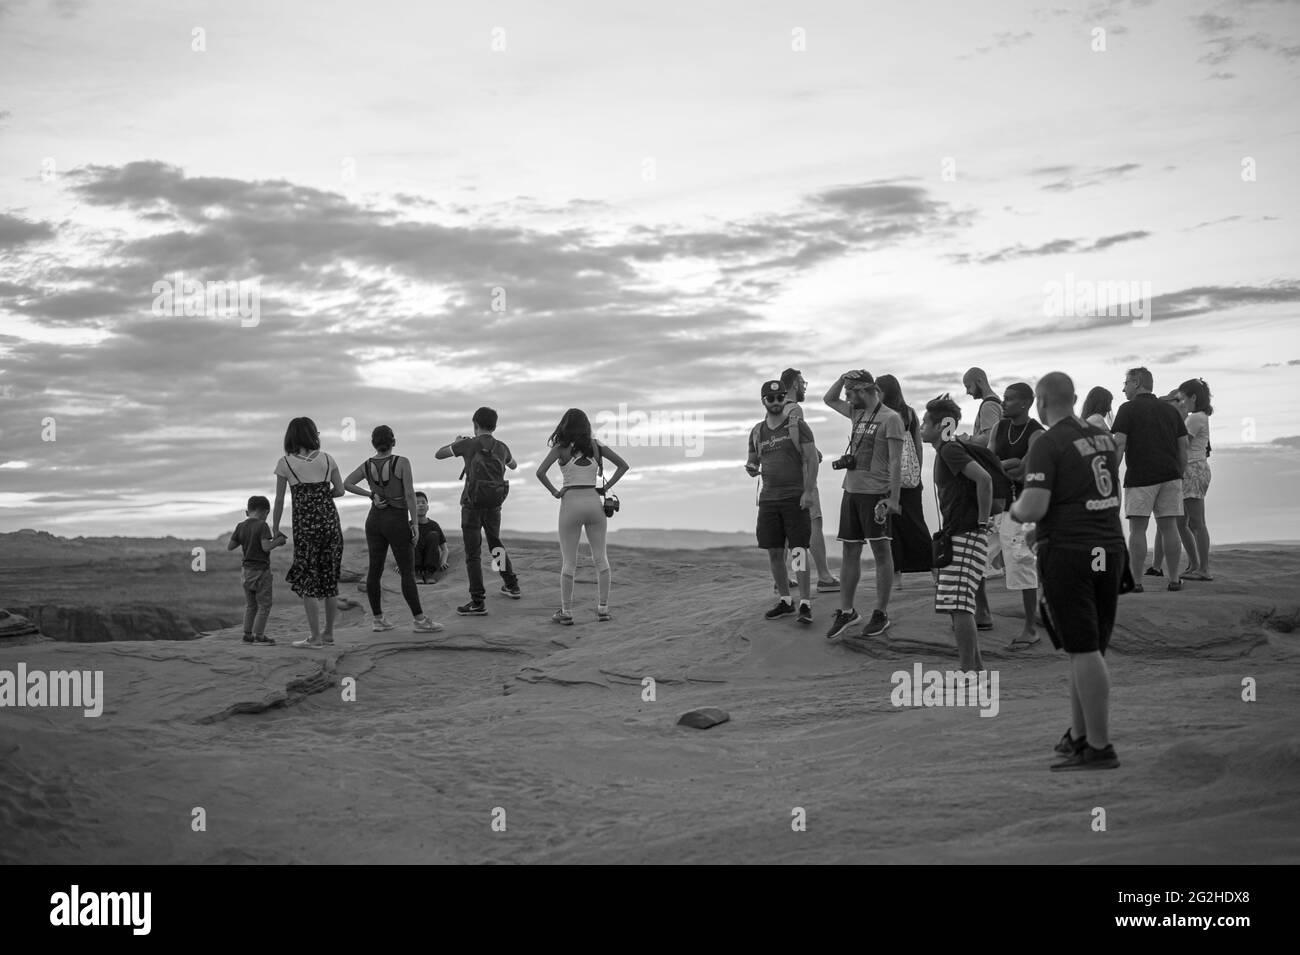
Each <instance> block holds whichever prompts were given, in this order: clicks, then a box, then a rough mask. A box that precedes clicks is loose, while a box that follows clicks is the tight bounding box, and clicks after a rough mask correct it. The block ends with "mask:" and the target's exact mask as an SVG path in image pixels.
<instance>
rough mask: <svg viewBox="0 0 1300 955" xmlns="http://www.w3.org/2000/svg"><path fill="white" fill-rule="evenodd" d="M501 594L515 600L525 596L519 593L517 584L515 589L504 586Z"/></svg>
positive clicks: (507, 585)
mask: <svg viewBox="0 0 1300 955" xmlns="http://www.w3.org/2000/svg"><path fill="white" fill-rule="evenodd" d="M501 592H502V593H503V594H505V595H506V596H507V597H513V598H514V599H515V600H518V599H519V598H520V597H522V596H523V594H522V593H520V592H519V585H518V584H515V585H514V586H513V587H511V586H510V585H509V584H502V585H501Z"/></svg>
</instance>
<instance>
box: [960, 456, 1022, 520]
mask: <svg viewBox="0 0 1300 955" xmlns="http://www.w3.org/2000/svg"><path fill="white" fill-rule="evenodd" d="M957 441H958V442H959V443H960V444H961V446H962V447H963V448H965V449H966V453H967V454H969V455H970V456H971V457H972V458H974V459H975V461H976V462H978V463H979V466H980V467H982V468H983V469H984V470H985V471H987V472H988V473H989V477H990V478H992V479H993V505H992V507H990V508H989V516H990V517H991V516H993V515H994V514H1001V513H1002V512H1003V511H1004V510H1006V507H1007V505H1008V504H1010V503H1011V478H1009V477H1007V472H1006V471H1004V470H1002V462H1001V461H999V460H998V456H997V455H996V454H994V453H993V452H992V451H990V450H989V449H988V448H986V447H984V445H982V444H972V443H970V442H969V441H962V440H961V438H958V439H957Z"/></svg>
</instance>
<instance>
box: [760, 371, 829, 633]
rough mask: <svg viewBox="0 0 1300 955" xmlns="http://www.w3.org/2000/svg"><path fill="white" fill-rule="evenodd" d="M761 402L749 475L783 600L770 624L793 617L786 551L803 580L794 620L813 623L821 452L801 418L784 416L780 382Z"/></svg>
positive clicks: (768, 386) (765, 391) (768, 388)
mask: <svg viewBox="0 0 1300 955" xmlns="http://www.w3.org/2000/svg"><path fill="white" fill-rule="evenodd" d="M760 397H761V398H762V401H763V408H764V410H765V411H766V412H767V414H766V415H765V416H764V418H763V420H762V421H760V422H759V423H758V424H757V425H755V426H754V429H753V430H752V431H750V433H749V456H748V458H747V459H746V461H745V470H746V472H748V474H749V476H750V477H758V476H759V475H760V474H761V475H762V477H761V483H760V490H759V495H758V525H757V528H756V536H757V538H758V546H759V547H762V548H763V549H764V550H766V551H767V555H768V560H769V562H770V564H771V568H772V580H773V581H774V582H775V583H776V592H777V593H778V594H780V597H781V599H780V600H778V601H777V604H776V606H775V607H773V608H772V609H771V610H769V611H768V612H767V619H768V620H777V619H779V618H781V617H785V616H789V615H791V614H795V608H794V600H793V598H792V597H791V596H790V579H789V575H788V574H787V573H786V568H785V549H786V547H789V548H790V549H791V550H792V551H795V552H796V560H795V565H796V567H801V568H802V569H801V570H798V571H797V572H796V577H797V579H798V581H799V610H798V613H797V616H796V619H797V620H798V621H799V622H800V623H802V624H811V623H812V619H813V617H812V601H811V595H810V594H809V570H808V558H809V544H810V540H811V535H812V518H811V516H810V514H809V507H810V506H811V504H812V500H813V494H814V491H815V489H816V487H817V447H816V445H815V444H814V443H813V433H812V429H810V428H809V427H808V425H807V423H806V422H805V421H804V420H803V419H802V418H793V419H792V418H790V417H789V415H788V414H787V413H786V408H785V398H786V390H785V388H784V386H782V384H781V382H779V381H769V382H766V383H764V385H763V389H762V392H761V395H760Z"/></svg>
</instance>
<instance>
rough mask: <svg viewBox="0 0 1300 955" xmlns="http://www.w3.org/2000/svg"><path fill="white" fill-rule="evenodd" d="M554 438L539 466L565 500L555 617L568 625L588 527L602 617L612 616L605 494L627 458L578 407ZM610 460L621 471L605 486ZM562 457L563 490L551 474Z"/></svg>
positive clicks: (562, 501)
mask: <svg viewBox="0 0 1300 955" xmlns="http://www.w3.org/2000/svg"><path fill="white" fill-rule="evenodd" d="M548 443H549V444H550V447H551V450H550V451H549V452H548V453H547V455H546V458H545V459H544V460H543V461H542V463H541V464H539V465H538V466H537V480H539V481H541V482H542V484H543V485H544V486H545V487H546V489H547V490H548V491H550V492H551V494H552V496H554V497H558V498H559V499H560V528H559V533H560V554H561V556H562V558H563V566H562V568H561V570H560V609H559V611H558V612H557V613H556V614H555V616H553V617H552V618H551V619H552V620H554V621H555V622H556V623H562V624H565V625H566V626H568V625H571V624H572V623H573V612H572V608H573V578H574V575H575V574H576V573H577V568H578V540H579V538H580V537H581V536H582V531H583V528H586V531H587V543H588V544H589V545H590V546H591V556H592V559H593V560H594V561H595V563H596V570H597V572H598V577H597V586H598V598H599V603H598V605H597V607H596V616H597V618H598V619H600V620H609V619H610V612H609V585H610V568H609V557H608V556H607V555H606V553H605V525H606V523H607V522H608V518H606V517H605V507H604V502H603V501H602V500H601V495H603V494H604V493H605V492H606V491H608V490H609V489H610V488H612V487H613V486H614V485H615V484H617V483H618V482H619V479H620V478H622V477H623V475H624V474H626V473H627V462H626V461H624V460H623V459H622V458H621V457H619V456H618V454H616V453H615V452H613V451H611V450H610V449H609V448H607V447H605V446H603V445H601V444H600V443H599V442H598V441H596V439H595V438H594V437H592V433H591V422H590V421H589V420H588V418H587V416H586V414H584V413H583V412H581V411H579V410H578V409H577V408H570V409H569V410H568V411H566V412H565V413H564V417H563V418H561V419H560V423H559V424H558V425H557V426H556V428H555V431H554V432H552V433H551V437H550V440H549V442H548ZM605 459H608V460H610V461H612V462H614V465H615V466H616V467H617V470H616V471H615V472H614V476H613V477H612V478H610V479H609V481H608V482H607V483H606V484H605V485H604V486H603V488H602V487H600V486H599V485H600V472H601V470H602V464H603V461H604V460H605ZM556 461H559V462H560V473H561V474H563V476H564V486H563V487H562V488H560V489H559V490H557V489H556V487H555V485H554V484H552V483H551V480H550V478H549V477H547V472H548V471H550V469H551V465H553V464H555V462H556Z"/></svg>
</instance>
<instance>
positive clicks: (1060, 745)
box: [1056, 726, 1088, 756]
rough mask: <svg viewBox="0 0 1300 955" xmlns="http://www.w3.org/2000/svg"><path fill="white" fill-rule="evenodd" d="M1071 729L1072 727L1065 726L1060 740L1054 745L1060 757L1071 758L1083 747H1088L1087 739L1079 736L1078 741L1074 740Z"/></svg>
mask: <svg viewBox="0 0 1300 955" xmlns="http://www.w3.org/2000/svg"><path fill="white" fill-rule="evenodd" d="M1073 729H1074V727H1072V726H1067V727H1066V728H1065V732H1064V733H1063V734H1062V735H1061V738H1060V740H1059V741H1058V742H1057V744H1056V751H1057V752H1058V753H1060V754H1061V755H1062V756H1073V755H1074V754H1075V753H1077V752H1079V750H1081V749H1083V747H1084V746H1086V745H1088V737H1086V736H1080V737H1079V738H1078V739H1075V738H1074V736H1073V734H1072V733H1071V730H1073Z"/></svg>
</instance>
